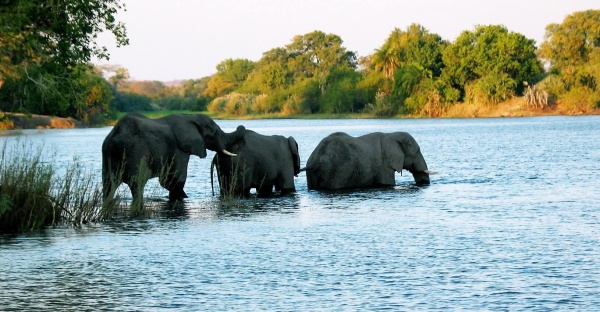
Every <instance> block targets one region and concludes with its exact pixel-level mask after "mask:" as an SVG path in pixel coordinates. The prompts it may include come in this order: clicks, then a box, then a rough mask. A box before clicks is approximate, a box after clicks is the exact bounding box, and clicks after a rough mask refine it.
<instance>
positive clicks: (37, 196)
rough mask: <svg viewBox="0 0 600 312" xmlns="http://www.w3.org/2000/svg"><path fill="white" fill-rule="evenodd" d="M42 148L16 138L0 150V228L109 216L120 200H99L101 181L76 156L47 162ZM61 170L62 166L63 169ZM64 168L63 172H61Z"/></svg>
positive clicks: (35, 227) (30, 227) (24, 228)
mask: <svg viewBox="0 0 600 312" xmlns="http://www.w3.org/2000/svg"><path fill="white" fill-rule="evenodd" d="M44 151H45V148H44V147H43V146H34V145H32V144H31V143H28V142H26V141H21V140H18V141H17V142H15V143H14V144H11V145H9V144H8V141H5V143H4V144H3V145H2V148H1V150H0V232H24V231H31V230H38V229H41V228H43V227H45V226H50V225H55V224H58V223H61V222H68V223H72V224H84V223H88V222H97V221H102V220H107V219H109V218H110V217H111V216H112V214H113V212H114V209H115V207H116V206H117V205H118V202H114V203H113V204H111V205H102V188H101V182H100V181H99V179H97V178H96V177H95V176H94V174H93V173H92V172H91V171H89V170H88V169H86V168H85V167H84V166H82V164H81V161H79V160H78V159H74V160H73V162H71V163H69V164H68V165H67V166H66V168H59V167H58V166H57V165H55V164H53V163H51V162H48V161H47V159H46V158H45V157H44ZM62 169H64V170H62ZM60 171H63V172H64V173H63V174H59V173H60Z"/></svg>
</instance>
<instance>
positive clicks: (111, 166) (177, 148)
mask: <svg viewBox="0 0 600 312" xmlns="http://www.w3.org/2000/svg"><path fill="white" fill-rule="evenodd" d="M245 132H246V130H245V128H244V127H243V126H238V128H237V130H236V131H235V132H232V133H225V132H223V130H221V128H220V127H219V126H218V125H217V124H216V123H215V121H214V120H212V119H211V118H210V117H208V116H206V115H202V114H193V115H170V116H166V117H162V118H158V119H149V118H147V117H145V116H143V115H140V114H128V115H126V116H124V117H123V118H121V119H120V120H119V122H117V124H116V125H115V126H114V128H113V129H112V130H111V131H110V133H109V134H108V135H107V136H106V138H105V139H104V143H103V144H102V184H103V195H104V198H105V200H107V199H112V197H113V196H114V191H115V189H116V188H117V187H118V186H119V185H120V184H121V183H122V182H124V183H125V184H127V185H128V186H129V189H130V190H131V194H132V196H133V200H134V203H137V204H141V203H142V202H143V191H144V185H145V184H146V182H147V180H148V179H151V178H154V177H159V183H160V185H161V186H162V187H164V188H165V189H167V190H169V200H170V201H175V200H180V199H182V198H186V197H187V194H186V193H185V192H184V191H183V187H184V185H185V180H186V178H187V167H188V161H189V158H190V154H191V155H196V156H198V157H200V158H205V157H206V155H207V154H206V149H207V148H208V149H210V150H212V151H216V152H219V153H223V154H228V155H231V156H235V154H232V153H230V152H228V151H227V150H226V149H225V147H226V146H228V145H231V144H233V143H235V142H236V141H237V140H239V139H241V138H242V137H243V134H244V133H245Z"/></svg>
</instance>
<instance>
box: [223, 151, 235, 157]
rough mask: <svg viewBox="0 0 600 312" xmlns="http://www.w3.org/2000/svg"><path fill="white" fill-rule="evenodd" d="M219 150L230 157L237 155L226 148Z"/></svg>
mask: <svg viewBox="0 0 600 312" xmlns="http://www.w3.org/2000/svg"><path fill="white" fill-rule="evenodd" d="M221 152H223V154H225V155H227V156H231V157H235V156H237V154H234V153H232V152H230V151H228V150H226V149H224V150H222V151H221Z"/></svg>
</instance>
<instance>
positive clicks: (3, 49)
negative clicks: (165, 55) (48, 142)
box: [0, 0, 128, 113]
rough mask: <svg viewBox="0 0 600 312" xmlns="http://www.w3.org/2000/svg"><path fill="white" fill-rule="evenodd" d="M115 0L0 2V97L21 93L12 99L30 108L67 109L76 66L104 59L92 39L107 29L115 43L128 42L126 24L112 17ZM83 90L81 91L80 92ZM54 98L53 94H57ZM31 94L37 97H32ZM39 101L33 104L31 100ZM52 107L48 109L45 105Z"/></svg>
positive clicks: (103, 52) (103, 49) (116, 7)
mask: <svg viewBox="0 0 600 312" xmlns="http://www.w3.org/2000/svg"><path fill="white" fill-rule="evenodd" d="M121 9H124V7H123V6H122V5H121V4H120V1H119V0H40V1H37V0H10V1H4V2H3V4H2V6H0V98H2V100H3V101H7V100H9V99H10V98H11V96H10V95H7V94H6V93H7V92H9V91H8V90H11V91H10V92H13V91H18V92H21V93H19V94H18V96H17V97H15V98H13V102H12V103H6V102H4V103H2V105H3V106H4V107H6V106H9V107H12V108H16V109H26V110H28V111H30V112H43V111H54V112H59V113H60V112H65V111H67V109H64V106H69V105H72V103H71V99H66V96H67V95H64V94H65V93H70V94H71V95H70V96H71V98H82V94H73V92H76V91H75V90H80V91H81V89H77V88H72V85H73V84H76V82H75V81H76V80H77V77H78V74H77V73H76V71H77V70H78V69H77V68H78V67H79V66H81V65H85V64H89V62H90V61H91V59H92V58H93V57H97V58H99V59H108V57H109V54H108V51H107V49H106V47H104V46H99V45H98V44H97V43H96V42H95V39H96V38H97V36H98V34H99V33H101V32H103V31H108V32H111V33H112V34H113V35H114V36H115V39H116V41H117V46H121V45H126V44H128V39H127V36H126V31H125V26H124V25H123V24H122V23H120V22H117V21H116V20H115V15H116V13H117V11H119V10H121ZM82 92H84V91H82ZM60 94H62V96H58V97H57V98H55V95H60ZM34 99H35V100H34ZM40 100H42V102H41V103H42V105H43V106H42V107H40V108H39V109H36V107H35V104H34V103H35V101H40ZM49 107H50V108H49Z"/></svg>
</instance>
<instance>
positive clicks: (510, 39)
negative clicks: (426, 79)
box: [443, 25, 543, 102]
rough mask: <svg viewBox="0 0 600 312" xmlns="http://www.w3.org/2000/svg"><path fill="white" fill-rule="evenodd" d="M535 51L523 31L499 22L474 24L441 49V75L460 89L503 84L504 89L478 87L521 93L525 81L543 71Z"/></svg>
mask: <svg viewBox="0 0 600 312" xmlns="http://www.w3.org/2000/svg"><path fill="white" fill-rule="evenodd" d="M535 52H536V47H535V41H534V40H532V39H527V38H526V37H525V36H523V35H522V34H519V33H515V32H511V31H508V29H506V27H504V26H501V25H487V26H477V27H475V30H474V31H464V32H462V33H461V34H460V36H459V37H458V38H457V39H456V41H455V42H454V43H452V44H451V45H450V46H448V47H447V48H446V49H445V50H444V53H443V60H444V64H445V65H446V67H445V68H444V73H443V76H444V79H445V80H446V81H449V82H450V83H451V84H452V86H453V87H455V88H457V89H458V90H461V91H462V92H465V89H466V88H468V87H469V86H474V87H475V89H478V88H479V87H483V88H484V89H486V87H485V86H495V85H506V86H507V88H506V89H505V90H496V91H494V90H487V89H486V90H483V89H482V90H480V91H482V92H483V93H488V94H491V93H490V92H492V93H494V92H497V91H498V92H504V91H506V93H505V95H506V94H508V93H521V92H522V91H523V86H524V85H523V83H524V82H535V80H537V79H539V78H540V75H541V74H542V73H543V68H542V65H541V63H540V61H539V60H538V59H537V58H536V54H535ZM500 97H503V95H500ZM492 102H495V100H494V99H492Z"/></svg>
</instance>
